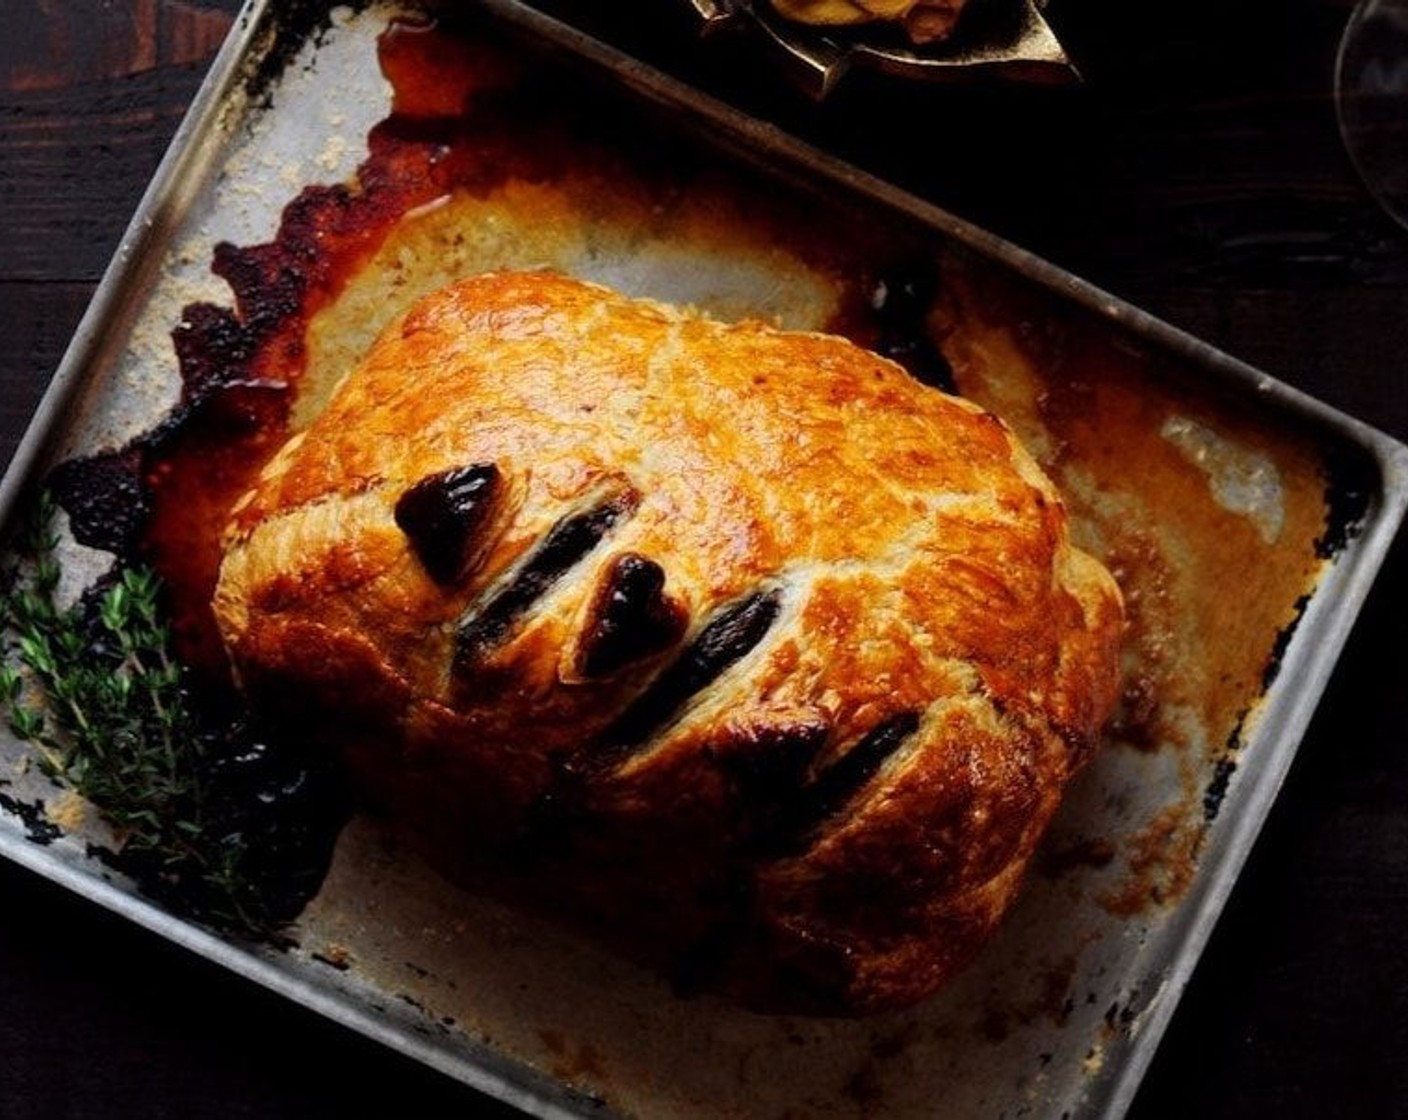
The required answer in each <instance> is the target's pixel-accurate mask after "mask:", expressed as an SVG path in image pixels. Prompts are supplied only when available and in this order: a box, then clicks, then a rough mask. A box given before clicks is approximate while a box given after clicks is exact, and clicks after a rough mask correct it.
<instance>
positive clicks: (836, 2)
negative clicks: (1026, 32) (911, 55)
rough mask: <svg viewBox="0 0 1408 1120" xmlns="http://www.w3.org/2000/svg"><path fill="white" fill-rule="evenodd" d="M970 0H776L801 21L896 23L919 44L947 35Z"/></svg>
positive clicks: (787, 14) (787, 16)
mask: <svg viewBox="0 0 1408 1120" xmlns="http://www.w3.org/2000/svg"><path fill="white" fill-rule="evenodd" d="M967 4H968V0H772V5H773V7H775V8H776V9H777V11H778V14H779V15H781V16H783V17H784V18H785V19H790V20H795V21H797V22H798V23H811V24H816V25H818V26H829V27H844V26H850V25H853V24H864V23H895V24H899V25H900V26H902V27H903V28H904V30H905V33H906V34H907V35H908V36H909V37H910V39H912V40H913V41H914V42H915V43H917V44H921V45H922V44H926V43H937V42H940V41H942V40H944V39H947V38H948V37H949V36H950V35H951V34H952V33H953V29H954V28H955V27H956V26H957V25H958V20H959V17H960V16H961V15H962V14H963V9H964V8H965V7H967Z"/></svg>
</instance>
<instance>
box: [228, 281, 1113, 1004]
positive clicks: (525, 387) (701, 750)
mask: <svg viewBox="0 0 1408 1120" xmlns="http://www.w3.org/2000/svg"><path fill="white" fill-rule="evenodd" d="M215 610H216V615H217V618H218V621H219V625H220V628H221V632H222V636H223V638H224V640H225V643H226V645H227V648H228V650H229V653H230V656H231V661H232V664H233V666H234V668H235V671H236V674H237V676H238V678H239V681H240V683H241V685H242V687H243V688H244V689H245V691H246V692H247V694H248V695H249V697H250V699H251V701H252V702H253V703H254V704H255V705H256V706H257V707H262V708H264V709H265V710H267V711H269V712H273V713H277V716H278V718H279V719H280V720H281V721H283V723H284V726H285V728H286V730H287V732H288V733H289V734H294V735H298V736H301V737H304V738H306V739H307V741H308V742H309V743H310V744H325V745H328V746H331V747H334V748H336V749H338V750H340V751H342V752H343V753H344V755H345V757H346V758H347V759H348V761H349V764H350V768H351V770H352V772H353V773H354V774H355V775H356V777H357V780H358V783H359V785H360V786H361V788H362V789H363V790H364V791H365V792H366V793H367V795H368V796H370V797H371V798H373V799H374V800H376V801H377V802H379V803H380V804H381V805H382V806H383V807H384V808H385V809H386V810H387V811H388V812H390V813H391V814H393V815H394V816H395V817H396V818H398V819H400V820H403V821H406V822H408V823H410V824H411V825H412V827H413V828H414V829H415V831H416V832H417V834H418V835H419V836H420V838H421V839H422V840H423V841H424V842H425V844H426V846H427V848H428V849H429V850H430V851H431V852H432V853H433V854H435V855H436V856H437V857H438V858H439V859H440V861H441V863H442V864H444V865H446V866H448V867H451V868H453V870H454V871H455V872H456V873H458V874H462V875H465V876H467V877H469V878H471V879H472V880H473V881H475V882H476V883H480V884H485V885H488V886H490V887H491V888H493V889H497V890H501V891H505V892H507V893H508V894H510V895H512V896H514V897H516V898H518V899H520V900H522V901H524V902H526V903H528V904H531V905H534V906H538V907H543V908H546V909H549V910H551V911H554V912H558V913H561V914H564V915H567V916H569V917H570V918H572V919H573V920H575V921H576V922H577V923H579V924H581V925H583V926H585V927H586V928H588V929H590V930H591V931H593V932H594V933H596V934H598V935H600V936H603V937H605V938H606V939H608V940H609V941H611V942H613V943H614V944H616V945H617V946H618V947H620V948H623V949H625V950H626V951H628V952H630V953H632V954H633V955H635V956H637V957H638V958H640V959H643V960H645V961H647V962H649V963H651V964H653V965H656V966H658V967H661V968H664V969H667V970H669V971H670V972H671V974H672V975H673V976H674V977H675V978H676V979H677V980H679V981H680V982H681V983H683V984H685V985H689V986H697V987H702V988H706V989H710V990H715V991H720V992H722V993H725V994H726V995H728V996H731V997H732V998H735V999H739V1000H741V1001H743V1002H745V1003H747V1004H750V1005H752V1006H755V1007H759V1008H765V1009H787V1010H797V1011H806V1012H819V1013H841V1014H856V1013H865V1012H870V1011H876V1010H880V1009H883V1008H888V1007H893V1006H898V1005H903V1004H906V1003H910V1002H913V1001H915V1000H918V999H920V998H922V997H924V996H925V995H927V994H929V993H930V992H932V991H933V990H934V989H935V988H937V987H938V986H939V985H940V984H941V983H942V982H943V980H944V979H945V978H946V977H947V976H949V975H950V974H952V973H953V972H954V971H955V970H956V969H957V968H959V967H961V965H962V964H963V963H965V962H966V961H967V960H969V959H970V958H971V957H972V956H973V955H974V953H975V952H976V951H977V949H978V948H979V947H980V946H981V944H982V943H983V942H984V941H985V940H986V939H987V937H988V936H989V935H990V934H991V932H992V931H993V929H994V927H995V926H996V924H997V922H998V920H999V918H1000V916H1001V914H1002V913H1003V911H1004V910H1005V909H1006V908H1007V907H1008V905H1009V904H1010V902H1011V901H1012V899H1013V897H1014V895H1015V893H1016V891H1017V888H1018V885H1019V880H1020V878H1021V875H1022V872H1023V869H1024V867H1025V865H1026V863H1027V861H1028V859H1029V857H1030V855H1031V853H1032V851H1033V849H1034V847H1035V845H1036V843H1037V840H1038V837H1039V836H1040V834H1041V832H1042V830H1043V828H1044V827H1045V825H1046V823H1047V821H1048V820H1049V818H1050V816H1051V814H1052V812H1053V811H1054V809H1055V807H1056V805H1057V802H1058V800H1059V797H1060V794H1061V790H1062V787H1063V785H1064V784H1065V783H1066V781H1067V780H1068V779H1069V778H1070V777H1071V775H1072V774H1073V773H1074V772H1075V771H1076V770H1077V769H1078V768H1079V767H1080V765H1081V764H1082V763H1083V762H1084V761H1085V760H1086V759H1087V758H1088V757H1089V755H1090V753H1091V751H1092V749H1093V747H1094V744H1095V742H1096V739H1097V737H1098V734H1099V730H1100V727H1101V724H1102V722H1103V720H1104V718H1105V716H1106V714H1107V713H1108V710H1109V708H1110V706H1111V704H1112V703H1113V697H1114V693H1115V689H1116V678H1117V668H1116V649H1117V644H1118V636H1119V631H1120V629H1121V626H1122V610H1121V602H1120V595H1119V592H1118V590H1117V589H1116V587H1115V585H1114V582H1113V580H1112V579H1111V577H1110V576H1109V575H1108V573H1107V572H1106V571H1105V570H1104V569H1103V568H1102V567H1101V566H1100V565H1099V564H1098V563H1097V562H1096V561H1095V560H1093V559H1092V558H1091V557H1089V556H1087V555H1085V554H1084V553H1082V552H1080V551H1078V550H1076V549H1074V548H1073V547H1072V546H1071V545H1070V543H1069V541H1068V538H1067V527H1066V514H1065V511H1064V508H1063V506H1062V503H1061V500H1060V498H1059V497H1058V495H1057V494H1056V493H1055V491H1054V490H1053V488H1052V486H1051V484H1050V483H1049V482H1048V481H1047V480H1046V478H1045V477H1044V476H1043V475H1042V474H1041V472H1040V471H1039V469H1038V468H1037V466H1036V465H1035V463H1034V462H1033V460H1032V459H1031V458H1030V457H1029V456H1028V454H1027V453H1026V452H1025V451H1024V450H1023V449H1022V448H1021V446H1020V445H1019V444H1018V443H1017V442H1016V440H1015V439H1014V438H1013V436H1012V435H1011V434H1010V433H1009V431H1008V430H1007V428H1006V427H1005V426H1004V425H1003V424H1002V423H1001V422H1000V421H999V420H998V419H996V418H995V417H993V416H992V415H990V414H988V413H985V412H983V411H981V410H980V409H978V408H977V407H975V406H973V405H971V404H969V403H967V402H965V401H963V400H960V399H958V398H954V397H950V396H947V395H945V394H942V393H940V392H938V391H936V390H933V389H930V388H927V387H925V386H922V385H920V384H919V383H918V382H916V381H915V380H913V379H912V378H911V377H910V376H909V375H908V374H907V373H906V372H905V371H904V370H903V369H902V368H901V367H899V366H897V365H895V364H893V363H891V362H888V361H886V360H884V359H881V358H878V357H876V356H875V355H873V354H870V353H868V352H866V351H864V350H862V349H859V348H857V347H855V346H854V345H852V344H850V343H849V342H846V341H844V340H842V339H839V338H836V337H831V336H826V335H818V334H803V333H789V332H783V331H779V330H776V329H773V328H770V327H768V326H765V325H762V324H759V323H756V322H745V323H740V324H737V325H724V324H720V323H718V322H714V321H711V320H708V319H705V318H703V317H701V316H698V315H695V314H692V313H690V312H687V311H683V310H680V309H676V308H672V307H667V306H664V305H661V304H656V303H650V302H644V301H638V300H628V299H626V298H624V297H621V296H618V295H615V294H613V293H611V292H609V291H607V290H605V289H602V288H599V287H595V286H592V285H588V284H584V283H581V282H578V281H575V280H571V279H568V278H566V277H563V276H560V275H557V274H553V273H546V272H530V273H496V274H490V275H485V276H481V277H477V278H474V279H470V280H467V281H464V282H461V283H458V284H455V285H452V286H450V287H448V288H446V289H443V290H442V291H440V292H438V293H436V294H434V295H432V296H430V297H428V298H427V299H425V300H423V301H422V302H421V303H419V304H418V305H416V307H415V308H414V309H413V310H412V311H411V313H410V314H409V315H408V316H407V317H406V318H405V319H404V320H403V321H402V322H400V323H399V324H397V325H396V326H394V327H393V328H391V329H390V330H389V331H388V332H387V333H385V334H384V335H383V336H382V337H381V339H380V340H379V341H378V342H377V344H376V345H375V346H374V347H373V349H372V350H371V352H370V354H369V355H368V357H367V358H366V360H365V361H364V362H363V363H362V364H361V365H360V366H359V367H358V368H356V369H355V370H353V371H352V372H351V373H350V374H349V375H348V376H347V377H346V378H345V380H344V381H343V383H342V384H341V385H340V387H339V388H338V389H337V391H336V392H335V393H334V395H333V397H332V399H331V401H330V403H329V404H328V406H327V407H326V409H325V410H324V411H323V412H322V414H321V415H320V416H319V417H318V418H317V419H316V420H315V421H314V422H313V423H312V425H311V426H310V427H309V428H307V429H306V430H305V431H303V432H302V433H300V434H299V435H297V436H295V437H293V438H292V439H291V440H290V441H289V443H288V444H287V445H286V446H285V447H284V448H283V449H282V450H281V451H280V452H279V453H278V454H277V455H276V456H275V457H274V459H273V460H272V461H271V462H270V464H269V465H268V467H267V468H266V470H265V471H264V473H263V475H262V477H261V479H260V481H259V483H258V485H257V486H256V487H255V489H254V490H253V491H252V492H251V493H250V494H249V495H247V496H246V498H245V499H243V500H242V501H241V502H240V503H239V504H238V505H237V507H236V510H235V512H234V514H233V520H232V523H231V525H230V527H229V530H228V533H227V540H226V546H225V557H224V562H223V566H222V568H221V574H220V580H219V584H218V587H217V590H216V596H215Z"/></svg>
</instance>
